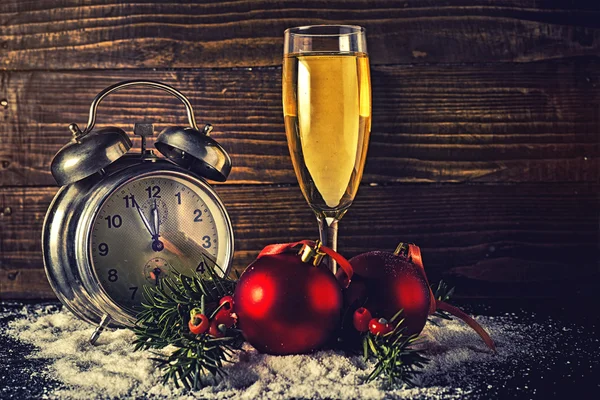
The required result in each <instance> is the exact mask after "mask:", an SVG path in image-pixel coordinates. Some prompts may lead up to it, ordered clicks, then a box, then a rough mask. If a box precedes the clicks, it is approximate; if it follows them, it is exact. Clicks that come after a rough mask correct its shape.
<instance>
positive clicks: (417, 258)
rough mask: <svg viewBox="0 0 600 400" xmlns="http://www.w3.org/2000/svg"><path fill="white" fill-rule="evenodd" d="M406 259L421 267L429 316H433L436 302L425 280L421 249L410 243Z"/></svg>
mask: <svg viewBox="0 0 600 400" xmlns="http://www.w3.org/2000/svg"><path fill="white" fill-rule="evenodd" d="M407 256H408V259H409V260H411V262H412V263H413V264H415V265H416V266H418V267H421V269H422V270H423V277H425V282H427V287H428V288H429V296H430V299H431V300H430V301H429V314H433V313H434V312H435V310H437V301H436V298H435V296H434V295H433V292H432V291H431V286H430V285H429V281H428V280H427V274H426V273H425V267H424V266H423V257H422V256H421V248H420V247H419V246H417V245H416V244H412V243H410V244H409V245H408V254H407Z"/></svg>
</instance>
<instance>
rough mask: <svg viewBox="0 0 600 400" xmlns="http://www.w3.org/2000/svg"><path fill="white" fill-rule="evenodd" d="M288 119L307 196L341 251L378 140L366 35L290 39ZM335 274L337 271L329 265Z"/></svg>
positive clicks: (305, 34)
mask: <svg viewBox="0 0 600 400" xmlns="http://www.w3.org/2000/svg"><path fill="white" fill-rule="evenodd" d="M283 114H284V119H285V132H286V136H287V143H288V147H289V150H290V155H291V157H292V163H293V165H294V171H295V173H296V177H297V178H298V182H299V183H300V189H301V190H302V193H303V194H304V197H305V198H306V201H307V202H308V204H309V205H310V207H311V208H312V210H313V211H314V213H315V215H316V217H317V221H318V223H319V236H320V240H321V242H322V243H323V244H324V245H326V246H328V247H330V248H332V249H333V250H337V231H338V221H339V220H340V219H341V218H342V217H343V216H344V214H345V213H346V211H348V208H349V207H350V205H352V201H353V200H354V196H355V195H356V191H357V190H358V186H359V184H360V180H361V178H362V174H363V168H364V165H365V158H366V156H367V148H368V145H369V136H370V133H371V78H370V72H369V57H368V55H367V44H366V38H365V29H364V28H362V27H360V26H351V25H314V26H302V27H296V28H290V29H287V30H286V31H285V44H284V58H283ZM329 263H330V264H329V265H330V268H331V269H332V271H333V272H334V273H335V272H337V271H336V265H335V262H334V261H333V260H329Z"/></svg>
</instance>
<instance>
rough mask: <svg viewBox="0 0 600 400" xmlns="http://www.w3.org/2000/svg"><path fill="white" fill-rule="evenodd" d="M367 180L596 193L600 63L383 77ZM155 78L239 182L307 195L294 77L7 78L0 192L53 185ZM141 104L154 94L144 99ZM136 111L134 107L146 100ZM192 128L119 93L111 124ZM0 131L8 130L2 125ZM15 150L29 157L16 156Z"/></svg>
mask: <svg viewBox="0 0 600 400" xmlns="http://www.w3.org/2000/svg"><path fill="white" fill-rule="evenodd" d="M372 77H373V133H372V139H371V144H370V149H369V158H368V161H367V167H366V171H365V176H364V180H365V181H367V182H415V181H416V182H466V181H469V182H572V181H577V182H587V181H591V180H594V179H597V177H598V174H597V172H598V168H599V167H600V164H599V163H598V160H599V157H598V156H599V155H600V144H599V142H598V126H600V123H599V121H600V115H599V114H598V112H597V111H598V107H599V105H600V59H598V58H578V59H566V60H552V61H548V62H535V63H527V64H517V65H514V64H509V65H507V64H501V65H496V64H491V65H475V66H471V65H468V66H461V67H457V66H453V65H451V66H438V65H427V66H421V65H419V66H375V67H374V68H373V71H372ZM135 78H146V79H153V80H159V81H162V82H165V83H168V84H171V85H173V86H175V87H177V88H179V89H180V90H182V91H183V92H184V93H186V94H189V96H190V100H191V101H192V103H193V104H194V105H195V110H196V113H197V115H198V118H200V119H201V120H206V121H208V122H211V123H212V124H213V125H214V126H215V134H214V135H215V137H216V138H219V139H220V140H221V142H222V144H223V146H225V147H226V148H227V149H228V150H229V152H230V153H231V156H232V158H233V160H234V163H235V168H234V169H233V172H232V174H231V176H230V179H229V182H230V183H294V182H296V178H295V176H294V172H293V169H292V166H291V163H290V162H289V153H288V148H287V144H286V141H285V131H284V127H283V114H282V110H281V69H280V68H262V69H252V70H249V69H236V70H232V69H217V70H210V69H201V70H183V71H180V70H178V71H146V70H143V71H138V70H135V71H131V70H125V71H123V70H103V71H84V72H80V71H51V72H46V71H40V72H37V71H36V72H22V71H19V72H12V71H9V72H5V73H4V79H3V80H2V82H3V84H0V98H1V97H2V96H5V98H6V99H7V107H6V108H5V109H2V108H0V115H1V114H4V122H3V123H0V137H2V138H3V143H5V144H4V145H3V146H2V148H1V149H0V182H4V184H6V185H15V186H17V185H18V186H28V185H52V184H54V180H53V179H52V176H51V175H50V170H49V168H48V166H49V165H50V161H51V160H52V156H53V155H54V153H55V152H56V151H58V149H60V147H62V146H63V145H64V144H65V142H66V141H67V140H68V137H69V136H68V135H69V133H68V131H67V129H66V128H67V126H68V124H69V123H70V122H77V123H78V124H80V125H81V126H84V125H85V122H86V120H87V111H88V109H89V103H90V102H91V99H92V98H93V96H94V95H95V94H96V93H98V92H99V91H100V90H102V89H103V88H105V87H106V86H109V85H110V84H112V83H114V82H118V81H121V80H127V79H135ZM141 93H144V94H148V93H150V94H151V95H150V96H142V95H141ZM133 100H135V101H133ZM144 119H149V120H154V121H156V122H157V123H159V127H160V126H163V127H164V126H166V125H173V124H185V123H186V120H185V113H184V109H183V107H182V105H181V103H179V102H178V100H177V99H175V98H173V97H171V96H170V95H168V94H167V93H164V92H161V91H150V92H148V91H144V90H141V91H140V89H132V90H129V91H123V92H117V93H115V94H114V95H111V96H109V97H108V98H107V100H106V101H105V102H103V103H101V105H100V108H99V115H98V124H99V125H100V126H102V125H114V126H120V127H123V128H125V129H127V130H128V131H131V128H132V126H133V123H134V122H136V121H140V120H144ZM0 120H1V118H0ZM15 149H24V150H23V151H15Z"/></svg>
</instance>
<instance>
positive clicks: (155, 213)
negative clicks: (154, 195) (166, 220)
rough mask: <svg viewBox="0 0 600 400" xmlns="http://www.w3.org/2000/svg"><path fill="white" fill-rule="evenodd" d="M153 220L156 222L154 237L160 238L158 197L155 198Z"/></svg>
mask: <svg viewBox="0 0 600 400" xmlns="http://www.w3.org/2000/svg"><path fill="white" fill-rule="evenodd" d="M152 222H153V223H154V238H155V240H158V237H159V236H160V235H159V229H160V219H159V217H158V208H157V207H156V199H154V207H153V208H152Z"/></svg>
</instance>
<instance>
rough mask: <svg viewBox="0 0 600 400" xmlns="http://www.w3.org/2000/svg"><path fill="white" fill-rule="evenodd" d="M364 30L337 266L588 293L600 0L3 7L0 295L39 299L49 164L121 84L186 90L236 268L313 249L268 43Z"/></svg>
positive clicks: (469, 288)
mask: <svg viewBox="0 0 600 400" xmlns="http://www.w3.org/2000/svg"><path fill="white" fill-rule="evenodd" d="M338 22H345V23H357V24H361V25H363V26H366V27H367V29H368V43H369V52H370V56H371V62H372V78H373V132H372V140H371V145H370V149H369V155H368V160H367V166H366V170H365V176H364V179H363V186H362V188H361V190H360V191H359V194H358V197H357V199H356V203H355V205H354V206H353V207H352V208H351V209H350V212H349V213H348V215H347V216H346V217H344V219H343V220H342V222H341V223H340V226H341V231H340V250H341V251H342V252H343V253H344V254H346V255H348V256H352V255H354V254H357V253H360V252H363V251H367V250H372V249H392V248H393V247H395V244H396V242H397V241H399V240H410V241H414V242H416V243H417V244H419V245H421V246H422V248H423V250H424V258H425V265H426V268H427V270H428V271H429V273H430V275H431V277H432V279H439V278H444V279H446V280H450V281H451V282H452V283H454V284H456V285H458V286H459V287H458V289H457V291H458V293H459V294H462V295H464V296H470V297H522V296H556V295H557V294H558V293H559V292H564V291H566V292H567V293H570V294H571V295H578V294H582V293H590V292H592V291H593V290H596V289H597V288H598V285H597V284H596V283H595V279H597V278H598V277H600V271H599V268H600V262H599V260H600V258H599V243H600V235H599V221H600V197H599V190H600V5H599V4H597V3H596V2H586V1H568V2H565V1H555V0H499V1H492V0H449V1H437V0H419V1H416V0H415V1H402V2H397V1H383V0H378V1H341V0H338V1H331V2H322V1H302V2H301V1H297V0H295V1H255V2H251V1H232V2H224V3H222V2H212V3H206V2H202V3H200V2H199V3H198V4H192V3H189V4H188V3H175V2H164V3H160V4H159V3H153V2H146V1H142V2H136V3H135V4H131V5H127V4H117V3H116V2H112V3H110V2H105V1H86V2H83V4H82V2H76V1H67V0H48V1H17V0H5V1H3V2H2V3H1V4H0V298H3V299H4V298H49V297H52V296H53V294H52V292H51V290H50V288H49V286H48V284H47V283H46V281H45V276H44V272H43V267H42V263H41V253H40V251H41V250H40V229H41V223H42V220H43V217H44V213H45V210H46V208H47V206H48V204H49V202H50V200H51V198H52V196H53V194H54V193H55V192H56V187H55V186H54V182H53V180H52V177H51V175H50V173H49V163H50V160H51V159H52V156H53V154H54V153H55V152H56V151H57V150H58V149H59V148H60V147H61V146H62V145H63V144H64V143H66V142H67V141H68V140H69V133H68V131H67V129H66V127H67V125H68V124H69V123H71V122H77V123H79V124H80V125H84V124H85V121H86V119H87V110H88V108H89V103H90V101H91V99H92V98H93V97H94V95H95V94H96V93H97V92H98V91H100V90H101V89H103V88H104V87H106V86H108V85H110V84H112V83H115V82H117V81H120V80H124V79H134V78H147V79H155V80H160V81H163V82H165V83H168V84H171V85H173V86H175V87H176V88H178V89H180V90H182V91H183V92H184V93H185V94H186V95H188V96H189V98H190V100H191V102H192V103H193V105H194V107H195V109H196V113H197V117H198V119H199V120H200V121H203V122H204V121H206V122H211V123H212V124H213V125H215V134H214V136H215V138H217V139H218V140H219V141H220V142H221V143H222V144H223V145H224V146H225V147H226V148H227V149H228V150H229V151H230V153H231V155H232V158H233V161H234V169H233V172H232V174H231V179H230V180H229V181H228V183H226V184H224V185H220V186H219V187H218V191H219V193H220V194H221V196H222V197H223V200H224V202H225V203H226V205H227V207H228V209H229V211H230V214H231V217H232V220H233V223H234V230H235V232H236V254H235V266H236V268H238V269H242V268H243V267H245V266H246V265H247V264H248V263H249V262H250V261H252V259H253V258H254V257H255V256H256V254H257V253H258V251H259V250H260V249H261V248H262V247H263V246H264V245H266V244H269V243H272V242H281V241H287V240H295V239H302V238H307V237H308V238H314V237H316V235H317V231H316V224H315V222H314V220H313V217H312V216H311V213H310V211H309V209H308V207H307V205H306V204H305V202H304V199H303V198H302V196H301V194H300V190H299V189H298V187H297V185H296V180H295V176H294V174H293V170H292V168H291V163H290V160H289V154H288V150H287V145H286V142H285V134H284V129H283V118H282V110H281V68H280V67H279V65H280V63H281V52H282V45H283V35H282V32H283V30H284V29H285V28H287V27H290V26H295V25H303V24H312V23H338ZM140 120H152V121H154V122H155V123H156V124H157V126H158V127H159V128H161V127H164V126H166V125H170V124H175V123H184V121H185V120H184V113H183V108H182V106H181V105H180V104H179V103H178V102H177V100H175V99H173V98H169V97H168V96H167V95H165V94H164V93H162V92H156V91H148V90H145V89H144V90H140V89H136V90H131V91H123V92H119V93H117V94H115V95H112V96H110V97H109V98H108V99H107V100H106V101H105V102H103V103H102V105H101V106H100V115H99V117H98V122H99V126H105V125H116V126H120V127H123V128H125V129H126V130H128V131H130V130H131V126H132V124H133V123H134V122H136V121H140Z"/></svg>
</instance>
